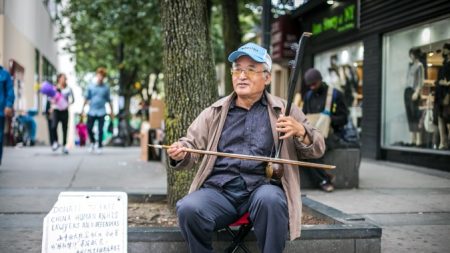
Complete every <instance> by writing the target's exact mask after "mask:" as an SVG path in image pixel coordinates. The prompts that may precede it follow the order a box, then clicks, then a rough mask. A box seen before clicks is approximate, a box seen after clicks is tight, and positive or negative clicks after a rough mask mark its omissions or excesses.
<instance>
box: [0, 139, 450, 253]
mask: <svg viewBox="0 0 450 253" xmlns="http://www.w3.org/2000/svg"><path fill="white" fill-rule="evenodd" d="M139 153H140V150H139V148H105V149H104V152H103V154H100V155H96V154H89V153H87V151H86V150H85V149H75V150H71V153H70V154H69V155H63V154H61V153H60V152H57V153H53V152H52V151H51V150H50V148H49V147H33V148H21V149H17V148H5V150H4V157H3V164H2V166H1V167H0V253H3V252H9V253H15V252H21V253H22V252H40V251H41V238H42V222H43V218H44V216H45V215H46V214H47V212H48V211H49V210H50V209H51V207H52V206H53V204H54V203H55V202H56V199H57V197H58V194H59V193H60V192H61V191H124V192H127V193H146V194H165V193H166V181H167V180H166V172H165V167H164V165H163V164H162V163H159V162H144V161H140V160H139ZM359 185H360V188H359V189H352V190H336V191H335V192H333V193H323V192H321V191H318V190H305V191H303V194H306V195H307V196H308V197H309V198H311V199H314V200H316V201H320V202H322V203H324V204H326V205H329V206H331V207H334V208H337V209H339V210H341V211H343V212H346V213H351V214H358V215H361V216H362V217H364V218H366V219H369V220H371V221H372V222H374V223H375V224H378V225H379V226H381V227H382V228H383V236H382V246H381V247H382V252H396V253H397V252H400V253H402V252H405V253H406V252H408V253H412V252H430V253H431V252H447V251H448V249H449V248H450V240H449V238H450V194H449V193H450V173H446V172H441V171H435V170H431V169H426V168H422V167H415V166H407V165H402V164H396V163H389V162H381V161H373V160H363V161H362V163H361V168H360V183H359Z"/></svg>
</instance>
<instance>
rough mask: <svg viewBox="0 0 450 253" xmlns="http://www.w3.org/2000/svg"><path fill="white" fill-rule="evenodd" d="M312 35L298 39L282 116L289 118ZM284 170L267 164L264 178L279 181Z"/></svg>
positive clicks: (278, 150) (280, 144) (277, 152)
mask: <svg viewBox="0 0 450 253" xmlns="http://www.w3.org/2000/svg"><path fill="white" fill-rule="evenodd" d="M311 35H312V33H309V32H304V33H303V34H302V36H301V37H300V40H299V42H298V45H297V46H296V49H297V53H296V54H295V60H294V63H293V64H292V65H291V66H292V70H291V78H290V80H289V90H288V99H287V105H286V110H285V114H284V116H289V114H290V112H291V106H292V100H293V98H294V92H295V86H296V85H297V81H298V75H299V73H300V67H301V63H302V59H303V54H304V51H305V44H306V40H307V39H308V38H309V37H311ZM283 143H284V139H280V140H279V142H278V147H277V150H276V153H275V158H276V159H279V158H280V153H281V148H282V146H283ZM283 174H284V168H283V166H282V165H281V164H280V163H272V162H269V163H268V164H267V166H266V177H267V178H269V179H271V178H273V179H275V180H279V179H281V178H282V177H283Z"/></svg>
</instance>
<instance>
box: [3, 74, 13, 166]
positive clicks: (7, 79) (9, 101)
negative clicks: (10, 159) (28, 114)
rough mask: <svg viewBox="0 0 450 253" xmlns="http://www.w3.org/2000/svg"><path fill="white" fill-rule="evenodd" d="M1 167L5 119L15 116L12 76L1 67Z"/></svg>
mask: <svg viewBox="0 0 450 253" xmlns="http://www.w3.org/2000/svg"><path fill="white" fill-rule="evenodd" d="M0 86H1V87H0V165H1V164H2V157H3V136H4V130H5V117H12V116H13V104H14V98H15V96H14V86H13V81H12V79H11V75H10V74H9V73H8V71H6V69H4V68H3V67H2V66H0Z"/></svg>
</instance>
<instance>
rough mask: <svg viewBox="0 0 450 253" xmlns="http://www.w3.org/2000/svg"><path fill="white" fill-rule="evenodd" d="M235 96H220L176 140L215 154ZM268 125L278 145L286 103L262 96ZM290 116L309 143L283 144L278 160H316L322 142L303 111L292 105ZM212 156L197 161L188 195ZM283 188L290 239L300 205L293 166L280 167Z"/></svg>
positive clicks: (189, 161)
mask: <svg viewBox="0 0 450 253" xmlns="http://www.w3.org/2000/svg"><path fill="white" fill-rule="evenodd" d="M235 96H236V95H235V94H234V93H233V94H231V95H230V96H227V97H224V98H222V99H220V100H218V101H217V102H215V103H214V104H213V105H211V106H210V107H208V108H206V109H205V110H203V111H202V112H201V113H200V115H199V116H198V117H197V118H196V119H195V120H194V122H192V124H191V125H190V127H189V129H188V131H187V135H186V137H183V138H181V139H180V140H179V141H180V142H181V143H182V144H183V146H186V147H188V148H194V149H203V150H211V151H217V144H218V142H219V139H220V136H221V133H222V128H223V125H224V123H225V119H226V117H227V113H228V109H229V107H230V103H231V101H232V99H234V97H235ZM266 97H267V102H268V107H269V108H268V109H269V118H270V124H271V127H272V134H273V138H274V141H275V145H278V133H277V132H276V130H275V124H276V121H277V116H278V115H280V114H281V113H284V110H285V105H286V101H285V100H283V99H281V98H278V97H275V96H272V95H270V94H269V93H266ZM290 115H291V116H292V117H293V118H294V119H296V120H297V121H299V122H302V123H303V125H304V126H305V129H306V132H307V133H308V135H309V138H310V140H311V142H312V144H311V145H309V146H305V145H304V144H303V143H300V142H298V141H297V140H294V138H289V139H286V140H285V141H284V144H283V147H282V149H281V155H280V156H281V158H284V159H291V160H300V159H304V158H319V157H321V156H322V155H323V153H324V152H325V143H324V139H323V137H322V135H321V134H320V133H319V132H318V131H317V130H316V129H315V128H313V127H312V126H311V125H310V124H309V123H308V122H307V120H306V117H305V115H304V114H303V112H302V111H301V110H300V109H299V108H298V107H296V106H293V107H292V109H291V113H290ZM200 158H201V156H199V155H196V154H192V153H188V154H187V155H186V157H185V158H184V159H183V160H182V161H181V162H179V163H178V164H177V165H176V166H175V167H174V168H175V169H177V168H191V167H192V166H193V165H194V164H196V163H198V162H200ZM215 161H216V156H211V155H205V156H204V157H203V159H201V164H200V167H199V169H198V172H197V174H196V175H195V177H194V180H193V181H192V184H191V188H190V189H189V193H191V192H193V191H196V190H198V189H199V188H200V187H201V185H202V184H203V182H204V181H205V180H206V179H207V178H208V176H209V175H210V173H211V172H212V170H213V167H214V164H215ZM282 184H283V189H284V191H285V193H286V199H287V203H288V209H289V210H288V211H289V230H290V239H291V240H294V239H295V238H297V237H300V228H301V215H302V203H301V195H300V175H299V170H298V168H297V167H295V166H292V165H284V176H283V178H282Z"/></svg>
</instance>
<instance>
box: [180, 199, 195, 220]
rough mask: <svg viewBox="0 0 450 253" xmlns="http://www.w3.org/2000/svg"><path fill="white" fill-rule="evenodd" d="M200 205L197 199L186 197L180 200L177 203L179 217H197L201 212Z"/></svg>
mask: <svg viewBox="0 0 450 253" xmlns="http://www.w3.org/2000/svg"><path fill="white" fill-rule="evenodd" d="M199 206H200V205H198V204H197V203H196V201H192V200H188V201H186V197H185V198H183V199H180V200H178V202H177V205H176V211H177V215H178V218H179V219H180V220H182V219H185V218H194V217H197V216H198V214H199V212H200V208H199Z"/></svg>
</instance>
